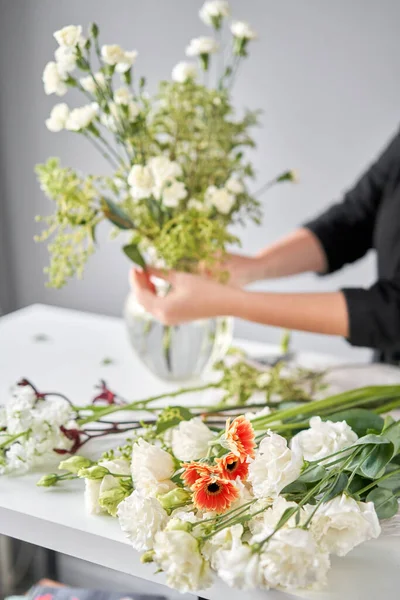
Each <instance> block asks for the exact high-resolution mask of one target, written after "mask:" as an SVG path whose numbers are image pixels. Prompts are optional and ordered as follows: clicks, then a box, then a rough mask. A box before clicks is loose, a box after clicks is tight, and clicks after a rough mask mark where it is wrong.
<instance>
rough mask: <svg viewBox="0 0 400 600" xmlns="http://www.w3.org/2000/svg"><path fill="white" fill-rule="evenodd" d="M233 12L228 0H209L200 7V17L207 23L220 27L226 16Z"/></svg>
mask: <svg viewBox="0 0 400 600" xmlns="http://www.w3.org/2000/svg"><path fill="white" fill-rule="evenodd" d="M230 14H231V11H230V8H229V2H227V0H208V1H207V2H205V3H204V4H203V6H202V7H201V9H200V12H199V15H200V19H201V20H202V21H203V23H205V24H206V25H210V26H212V27H215V28H216V29H220V27H221V22H222V19H223V18H224V17H229V15H230Z"/></svg>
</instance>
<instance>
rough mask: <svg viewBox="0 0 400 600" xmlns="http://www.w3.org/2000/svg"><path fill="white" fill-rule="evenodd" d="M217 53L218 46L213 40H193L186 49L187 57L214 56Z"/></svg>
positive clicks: (205, 38)
mask: <svg viewBox="0 0 400 600" xmlns="http://www.w3.org/2000/svg"><path fill="white" fill-rule="evenodd" d="M217 51H218V44H217V42H216V41H215V40H214V39H213V38H209V37H199V38H193V40H191V42H190V44H189V46H188V47H187V48H186V54H187V56H201V55H208V54H215V52H217Z"/></svg>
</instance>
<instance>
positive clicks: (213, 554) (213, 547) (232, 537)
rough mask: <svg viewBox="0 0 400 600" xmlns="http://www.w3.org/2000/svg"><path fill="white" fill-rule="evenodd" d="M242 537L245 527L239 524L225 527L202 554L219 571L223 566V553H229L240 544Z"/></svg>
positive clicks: (214, 536)
mask: <svg viewBox="0 0 400 600" xmlns="http://www.w3.org/2000/svg"><path fill="white" fill-rule="evenodd" d="M203 517H204V515H203ZM242 535H243V525H241V524H240V523H238V524H236V525H232V526H231V527H225V528H224V529H222V530H221V531H219V532H218V533H216V534H215V535H213V536H211V537H210V539H208V540H207V541H206V542H205V544H204V546H203V548H202V554H203V556H204V557H205V558H206V559H207V560H208V561H209V562H210V564H211V566H212V568H213V569H214V570H215V571H218V569H219V568H220V566H221V564H222V559H223V555H222V554H221V552H222V551H229V550H231V549H232V547H233V545H234V544H236V543H238V542H239V543H240V542H241V539H242Z"/></svg>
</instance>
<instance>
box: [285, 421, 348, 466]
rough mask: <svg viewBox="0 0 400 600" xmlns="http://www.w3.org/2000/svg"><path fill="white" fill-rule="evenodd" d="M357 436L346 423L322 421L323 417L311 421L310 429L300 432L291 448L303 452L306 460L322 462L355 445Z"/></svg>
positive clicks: (294, 438)
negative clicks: (331, 455) (327, 457)
mask: <svg viewBox="0 0 400 600" xmlns="http://www.w3.org/2000/svg"><path fill="white" fill-rule="evenodd" d="M357 439H358V436H357V434H356V433H355V432H354V431H353V430H352V429H351V427H349V425H347V423H346V421H338V422H336V423H334V422H333V421H322V419H321V417H312V418H311V419H310V427H309V429H305V430H304V431H300V432H299V433H298V434H297V435H295V436H294V437H293V438H292V441H291V448H292V449H293V450H296V452H301V453H302V454H303V456H304V459H305V460H309V461H313V460H321V459H323V458H325V457H326V456H329V455H330V454H333V453H334V452H338V451H339V450H343V449H344V448H347V447H348V446H351V445H352V444H354V443H355V442H356V441H357Z"/></svg>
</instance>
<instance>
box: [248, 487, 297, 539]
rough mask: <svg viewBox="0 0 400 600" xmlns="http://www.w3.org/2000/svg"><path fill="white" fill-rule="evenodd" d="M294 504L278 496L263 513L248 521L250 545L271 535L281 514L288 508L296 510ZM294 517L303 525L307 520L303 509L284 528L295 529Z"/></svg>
mask: <svg viewBox="0 0 400 600" xmlns="http://www.w3.org/2000/svg"><path fill="white" fill-rule="evenodd" d="M296 507H297V504H296V503H295V502H289V501H288V500H286V499H285V498H284V497H283V496H278V497H277V498H276V499H275V500H274V502H273V504H272V505H271V506H270V507H269V508H267V510H265V511H264V512H262V513H261V514H259V515H256V516H255V517H254V518H253V519H252V520H251V521H249V529H250V531H251V533H252V538H251V543H252V544H254V543H257V542H262V541H263V540H265V538H267V537H268V536H269V535H271V534H272V533H273V531H274V530H275V528H276V526H277V524H278V523H279V521H280V519H281V518H282V516H283V513H284V512H285V511H286V510H287V509H288V508H296ZM296 515H297V518H298V519H299V521H298V522H299V523H301V524H303V523H304V522H305V521H306V520H307V513H306V511H305V510H304V509H299V512H298V513H296V514H294V515H293V516H292V517H290V519H289V520H288V521H287V523H285V525H284V527H285V528H287V527H291V528H293V527H296Z"/></svg>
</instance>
